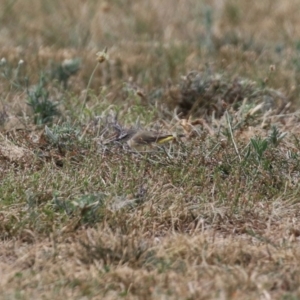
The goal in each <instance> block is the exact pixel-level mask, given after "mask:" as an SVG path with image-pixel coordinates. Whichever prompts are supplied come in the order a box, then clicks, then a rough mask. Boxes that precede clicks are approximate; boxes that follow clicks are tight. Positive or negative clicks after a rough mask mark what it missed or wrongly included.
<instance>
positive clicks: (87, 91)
mask: <svg viewBox="0 0 300 300" xmlns="http://www.w3.org/2000/svg"><path fill="white" fill-rule="evenodd" d="M98 65H99V64H97V65H96V66H95V68H94V70H93V72H92V74H91V76H90V79H89V82H88V85H87V87H86V93H85V97H84V100H83V103H82V107H81V112H83V110H84V108H85V105H86V100H87V97H88V94H89V88H90V85H91V82H92V79H93V77H94V74H95V72H96V70H97V68H98Z"/></svg>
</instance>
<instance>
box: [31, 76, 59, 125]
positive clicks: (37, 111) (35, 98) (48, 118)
mask: <svg viewBox="0 0 300 300" xmlns="http://www.w3.org/2000/svg"><path fill="white" fill-rule="evenodd" d="M27 97H28V100H27V104H28V105H29V106H30V107H31V109H32V111H33V118H34V119H33V120H34V124H37V125H41V124H46V123H52V121H53V119H54V117H57V116H59V114H60V113H59V110H58V108H57V107H58V103H54V102H53V101H51V100H50V97H49V91H48V90H47V88H46V80H45V76H44V75H41V76H40V79H39V82H38V84H37V85H36V86H34V87H32V88H31V89H29V90H27Z"/></svg>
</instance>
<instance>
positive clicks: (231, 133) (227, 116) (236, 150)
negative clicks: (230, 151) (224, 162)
mask: <svg viewBox="0 0 300 300" xmlns="http://www.w3.org/2000/svg"><path fill="white" fill-rule="evenodd" d="M226 119H227V123H228V127H229V131H230V136H231V140H232V143H233V146H234V150H235V152H236V154H237V155H238V157H239V159H240V161H242V159H241V156H240V153H239V150H238V148H237V146H236V143H235V141H234V137H233V132H232V128H231V124H230V120H229V114H228V112H227V111H226Z"/></svg>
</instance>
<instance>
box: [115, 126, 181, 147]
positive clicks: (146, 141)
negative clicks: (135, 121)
mask: <svg viewBox="0 0 300 300" xmlns="http://www.w3.org/2000/svg"><path fill="white" fill-rule="evenodd" d="M174 139H176V137H175V136H174V135H173V134H164V135H162V134H158V133H155V132H152V131H145V130H141V131H138V130H134V129H130V130H128V132H127V133H126V134H125V135H124V136H123V137H122V138H121V139H119V140H120V141H121V140H123V141H126V142H127V144H128V146H129V147H130V148H133V149H136V150H140V149H144V148H146V147H147V146H153V145H155V144H156V145H160V144H163V143H166V142H169V141H172V140H174Z"/></svg>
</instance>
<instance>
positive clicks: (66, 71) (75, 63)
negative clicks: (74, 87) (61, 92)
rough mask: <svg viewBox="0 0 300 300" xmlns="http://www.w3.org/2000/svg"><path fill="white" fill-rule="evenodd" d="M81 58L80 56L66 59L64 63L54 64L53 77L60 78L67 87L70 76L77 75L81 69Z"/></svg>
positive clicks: (59, 80)
mask: <svg viewBox="0 0 300 300" xmlns="http://www.w3.org/2000/svg"><path fill="white" fill-rule="evenodd" d="M80 63H81V60H80V59H79V58H74V59H65V60H64V61H63V62H62V63H59V64H54V63H52V67H51V78H52V79H56V80H58V82H59V83H61V84H62V85H63V87H64V88H65V89H66V88H67V87H68V81H69V78H70V77H71V76H73V75H75V74H76V73H77V72H78V71H79V69H80Z"/></svg>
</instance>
